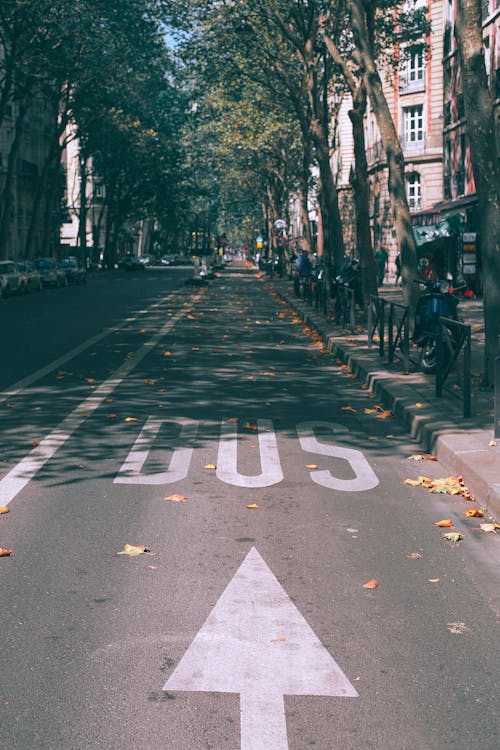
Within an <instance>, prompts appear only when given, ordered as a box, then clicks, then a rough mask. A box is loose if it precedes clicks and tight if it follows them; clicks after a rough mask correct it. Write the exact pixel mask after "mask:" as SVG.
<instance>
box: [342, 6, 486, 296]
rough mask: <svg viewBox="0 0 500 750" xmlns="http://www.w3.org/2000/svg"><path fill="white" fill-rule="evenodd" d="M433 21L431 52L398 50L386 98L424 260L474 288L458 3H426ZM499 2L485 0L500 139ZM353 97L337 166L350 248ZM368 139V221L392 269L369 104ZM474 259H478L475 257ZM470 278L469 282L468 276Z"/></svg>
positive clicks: (472, 201) (389, 226) (381, 163)
mask: <svg viewBox="0 0 500 750" xmlns="http://www.w3.org/2000/svg"><path fill="white" fill-rule="evenodd" d="M423 4H425V5H427V8H428V14H429V19H430V21H431V33H430V35H429V37H428V39H427V40H426V48H425V49H424V48H423V49H422V50H418V51H415V52H413V53H411V54H407V53H406V52H405V50H404V48H403V49H396V50H395V55H398V58H399V66H398V67H397V68H396V70H391V71H389V72H388V74H387V76H386V78H385V82H386V85H385V93H386V97H387V100H388V102H389V106H390V108H391V111H392V115H393V118H394V122H395V124H396V129H397V130H398V132H399V134H400V138H401V145H402V148H403V153H404V157H405V173H406V194H407V199H408V205H409V207H410V212H411V214H412V219H413V224H414V230H415V236H416V240H417V244H418V245H419V255H420V256H424V257H427V256H428V259H429V260H430V261H431V262H435V261H436V257H437V256H438V255H439V258H438V261H439V265H440V268H439V271H440V272H448V273H450V272H451V273H452V275H456V274H462V275H465V276H466V280H467V281H469V280H470V281H471V286H474V285H477V284H478V276H479V272H480V257H479V247H480V238H479V237H478V233H477V214H476V204H477V200H476V193H475V183H474V176H473V172H472V164H471V159H470V147H469V143H468V138H467V134H466V128H465V125H466V121H465V112H464V103H463V94H462V89H461V76H460V65H459V60H458V54H457V50H456V44H455V39H454V32H453V28H454V22H455V17H456V0H423ZM499 24H500V2H499V0H483V38H484V50H485V62H486V69H487V73H488V76H489V81H490V87H491V92H492V96H493V98H494V100H495V106H496V112H497V116H496V123H497V134H498V137H499V141H500V27H499ZM349 107H350V99H349V97H346V99H345V101H344V102H343V103H342V106H341V109H340V114H339V120H338V132H337V140H336V144H335V145H336V150H335V157H334V159H335V160H334V164H335V166H336V174H337V186H338V191H339V200H340V207H341V212H342V217H343V226H344V229H345V239H346V244H347V247H348V248H349V249H351V250H352V249H354V248H353V245H354V237H353V205H352V192H351V187H350V184H349V175H350V170H351V168H352V164H353V157H352V133H351V124H350V121H349V118H348V114H347V113H348V110H349ZM365 138H366V147H367V159H368V168H369V181H370V193H371V198H370V201H371V203H370V223H371V227H372V235H373V244H374V249H375V250H377V249H378V248H379V247H380V246H381V245H384V246H385V247H387V248H388V249H389V252H390V259H391V264H392V265H391V270H392V271H393V270H394V266H393V261H394V257H395V254H396V253H397V239H396V236H395V231H394V227H393V221H392V210H391V204H390V199H389V193H388V188H387V165H386V160H385V154H384V150H383V148H382V144H381V141H380V136H379V131H378V127H377V123H376V120H375V116H374V114H373V112H372V111H371V108H370V106H368V112H367V116H366V123H365ZM474 254H475V255H474ZM467 277H468V278H467Z"/></svg>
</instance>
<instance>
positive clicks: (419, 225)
mask: <svg viewBox="0 0 500 750" xmlns="http://www.w3.org/2000/svg"><path fill="white" fill-rule="evenodd" d="M412 219H413V233H414V236H415V241H416V244H417V252H418V258H419V261H420V263H421V268H422V274H423V276H424V277H425V278H433V279H444V278H449V279H450V280H452V282H453V283H454V284H460V283H463V282H465V283H466V284H467V289H468V290H471V291H472V292H473V293H474V294H480V292H481V248H480V242H479V233H478V231H477V230H478V221H477V200H476V196H468V197H467V198H462V199H460V200H458V201H450V202H449V203H447V204H441V205H440V206H436V207H435V208H434V209H432V210H429V211H421V212H419V213H418V214H413V215H412Z"/></svg>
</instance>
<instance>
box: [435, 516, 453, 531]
mask: <svg viewBox="0 0 500 750" xmlns="http://www.w3.org/2000/svg"><path fill="white" fill-rule="evenodd" d="M434 526H442V527H443V528H448V529H452V528H453V521H452V520H451V518H443V520H442V521H438V522H437V523H435V524H434Z"/></svg>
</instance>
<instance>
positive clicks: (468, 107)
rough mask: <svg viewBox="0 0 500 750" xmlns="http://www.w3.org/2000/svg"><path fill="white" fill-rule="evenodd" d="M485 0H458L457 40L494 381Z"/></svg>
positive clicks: (499, 253)
mask: <svg viewBox="0 0 500 750" xmlns="http://www.w3.org/2000/svg"><path fill="white" fill-rule="evenodd" d="M481 5H482V4H481V0H457V16H456V21H455V38H456V42H457V48H458V53H459V59H460V66H461V71H462V86H463V95H464V107H465V117H466V130H467V134H468V138H469V143H470V149H471V160H472V168H473V172H474V181H475V185H476V192H477V197H478V207H479V225H480V237H481V256H482V263H483V293H484V322H485V334H486V349H485V381H486V383H493V382H494V365H495V356H497V355H499V354H500V352H499V350H498V336H499V334H500V219H499V216H500V169H499V160H498V156H499V155H498V145H497V144H498V141H497V140H496V137H495V118H494V102H493V97H492V95H491V91H490V89H489V85H488V77H487V74H486V67H485V62H484V46H483V34H482V13H481Z"/></svg>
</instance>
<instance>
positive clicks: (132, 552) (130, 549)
mask: <svg viewBox="0 0 500 750" xmlns="http://www.w3.org/2000/svg"><path fill="white" fill-rule="evenodd" d="M116 554H117V555H128V556H129V557H137V555H154V552H151V550H150V549H148V548H147V547H144V546H142V545H140V546H135V545H133V544H125V545H124V547H123V549H122V551H121V552H117V553H116Z"/></svg>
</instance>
